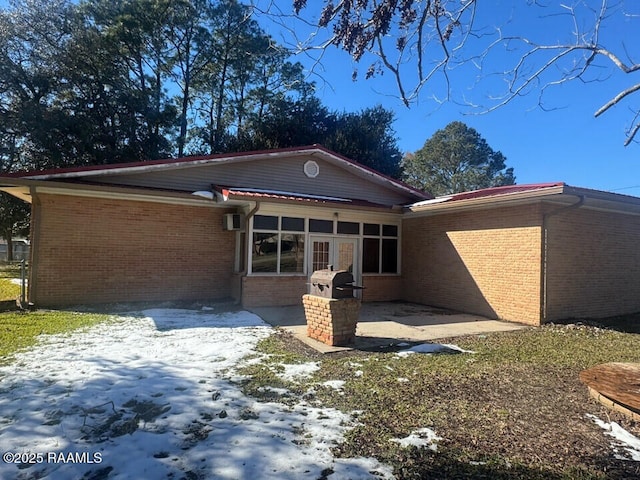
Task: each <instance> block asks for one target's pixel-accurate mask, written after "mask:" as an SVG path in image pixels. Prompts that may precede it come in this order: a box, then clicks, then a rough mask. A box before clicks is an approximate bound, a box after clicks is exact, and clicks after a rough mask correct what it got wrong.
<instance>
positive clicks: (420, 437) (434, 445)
mask: <svg viewBox="0 0 640 480" xmlns="http://www.w3.org/2000/svg"><path fill="white" fill-rule="evenodd" d="M439 440H442V438H440V437H439V436H437V435H436V432H434V431H433V430H431V429H430V428H420V429H418V430H415V431H413V432H411V434H409V436H408V437H405V438H392V439H391V440H390V441H391V442H396V443H398V444H400V445H401V446H403V447H411V446H413V447H418V448H428V449H429V450H431V451H434V452H437V451H438V441H439Z"/></svg>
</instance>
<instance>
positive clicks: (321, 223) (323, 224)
mask: <svg viewBox="0 0 640 480" xmlns="http://www.w3.org/2000/svg"><path fill="white" fill-rule="evenodd" d="M309 231H310V232H317V233H333V220H315V219H313V218H312V219H311V220H309Z"/></svg>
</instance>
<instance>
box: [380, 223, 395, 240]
mask: <svg viewBox="0 0 640 480" xmlns="http://www.w3.org/2000/svg"><path fill="white" fill-rule="evenodd" d="M382 236H383V237H397V236H398V226H397V225H383V226H382Z"/></svg>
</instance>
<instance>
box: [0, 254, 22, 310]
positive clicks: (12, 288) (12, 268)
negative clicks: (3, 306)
mask: <svg viewBox="0 0 640 480" xmlns="http://www.w3.org/2000/svg"><path fill="white" fill-rule="evenodd" d="M12 278H20V265H19V264H15V263H14V264H0V301H4V300H15V299H16V298H18V297H19V296H20V285H16V284H14V283H12V282H11V279H12Z"/></svg>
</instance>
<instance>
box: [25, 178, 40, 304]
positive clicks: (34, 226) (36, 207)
mask: <svg viewBox="0 0 640 480" xmlns="http://www.w3.org/2000/svg"><path fill="white" fill-rule="evenodd" d="M29 195H31V227H30V232H29V233H30V237H31V238H30V240H31V242H30V243H31V244H30V246H29V280H28V282H27V286H28V287H27V303H28V304H29V305H33V304H35V302H36V298H37V295H36V294H35V292H36V289H37V287H38V282H37V280H36V278H37V275H36V272H37V270H38V266H39V257H40V255H39V250H40V232H41V230H42V229H41V226H40V223H41V222H40V219H41V218H42V215H41V213H40V211H41V210H42V208H41V202H40V198H39V197H38V194H37V192H36V187H34V186H31V187H29Z"/></svg>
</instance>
